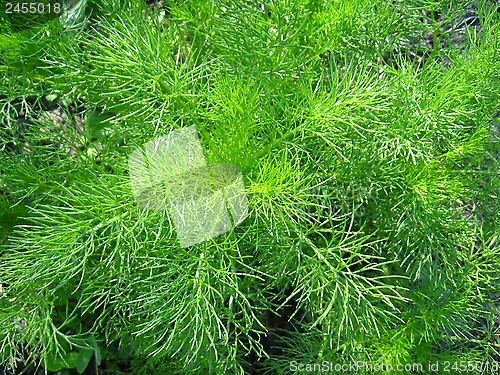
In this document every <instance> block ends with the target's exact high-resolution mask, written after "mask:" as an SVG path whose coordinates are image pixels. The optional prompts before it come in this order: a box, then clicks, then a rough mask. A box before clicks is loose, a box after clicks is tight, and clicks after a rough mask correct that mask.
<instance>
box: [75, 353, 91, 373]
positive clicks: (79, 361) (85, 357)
mask: <svg viewBox="0 0 500 375" xmlns="http://www.w3.org/2000/svg"><path fill="white" fill-rule="evenodd" d="M93 354H94V350H93V349H82V350H80V352H79V353H78V357H77V358H76V370H77V371H78V373H80V374H81V373H83V372H84V371H85V369H86V368H87V366H88V365H89V362H90V359H91V358H92V355H93Z"/></svg>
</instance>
